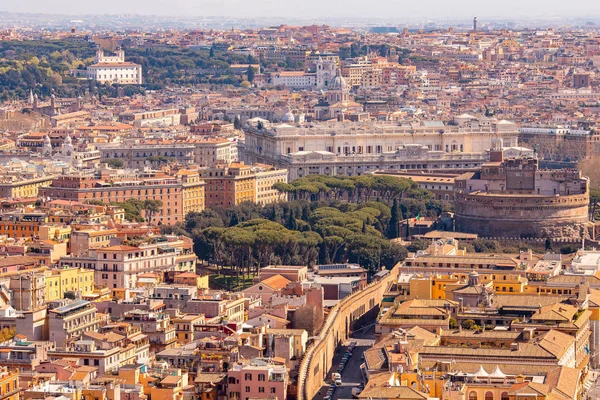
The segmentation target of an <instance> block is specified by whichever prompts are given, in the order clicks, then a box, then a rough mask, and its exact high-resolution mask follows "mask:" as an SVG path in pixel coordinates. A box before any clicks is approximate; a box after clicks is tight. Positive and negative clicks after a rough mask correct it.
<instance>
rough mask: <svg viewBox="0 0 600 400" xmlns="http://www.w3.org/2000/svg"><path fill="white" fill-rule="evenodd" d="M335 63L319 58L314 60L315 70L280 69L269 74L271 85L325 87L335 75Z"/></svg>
mask: <svg viewBox="0 0 600 400" xmlns="http://www.w3.org/2000/svg"><path fill="white" fill-rule="evenodd" d="M336 66H337V63H336V62H335V61H332V60H325V61H324V60H323V59H320V58H319V60H318V61H316V62H315V72H304V71H282V72H275V73H273V74H271V76H270V79H269V84H270V85H271V86H285V87H287V88H292V89H326V88H327V87H328V86H329V83H330V82H331V80H332V79H333V78H334V77H335V74H336Z"/></svg>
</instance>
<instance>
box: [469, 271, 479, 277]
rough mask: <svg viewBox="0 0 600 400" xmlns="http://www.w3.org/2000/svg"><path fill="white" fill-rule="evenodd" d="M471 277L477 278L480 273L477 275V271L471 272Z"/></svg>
mask: <svg viewBox="0 0 600 400" xmlns="http://www.w3.org/2000/svg"><path fill="white" fill-rule="evenodd" d="M469 276H472V277H477V276H479V273H477V271H471V272H469Z"/></svg>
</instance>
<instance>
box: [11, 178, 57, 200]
mask: <svg viewBox="0 0 600 400" xmlns="http://www.w3.org/2000/svg"><path fill="white" fill-rule="evenodd" d="M10 178H12V179H10ZM53 178H54V177H53V176H52V175H47V176H42V177H38V178H31V179H23V180H18V179H16V178H15V177H8V179H6V178H5V179H3V180H2V181H0V198H6V199H23V198H31V197H37V196H38V188H39V187H42V186H50V183H52V179H53Z"/></svg>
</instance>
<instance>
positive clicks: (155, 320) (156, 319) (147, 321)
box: [123, 310, 177, 352]
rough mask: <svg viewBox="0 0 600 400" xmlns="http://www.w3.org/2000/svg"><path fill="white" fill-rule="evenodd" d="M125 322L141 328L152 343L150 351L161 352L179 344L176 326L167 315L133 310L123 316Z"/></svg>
mask: <svg viewBox="0 0 600 400" xmlns="http://www.w3.org/2000/svg"><path fill="white" fill-rule="evenodd" d="M123 322H125V323H128V324H131V325H132V326H136V327H139V328H140V329H141V330H142V332H143V333H144V335H146V336H147V337H148V340H149V342H150V350H151V351H154V352H160V351H163V350H165V349H169V348H171V347H173V346H175V344H176V343H177V336H176V331H175V326H174V325H173V322H172V321H171V318H170V317H169V314H166V313H157V312H151V311H145V310H132V311H128V312H125V313H124V314H123Z"/></svg>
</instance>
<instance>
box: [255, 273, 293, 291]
mask: <svg viewBox="0 0 600 400" xmlns="http://www.w3.org/2000/svg"><path fill="white" fill-rule="evenodd" d="M290 282H291V281H290V280H289V279H288V278H286V277H285V276H283V275H280V274H277V275H273V276H270V277H268V278H267V279H265V280H263V281H261V283H263V284H265V285H267V286H268V287H270V288H272V289H274V290H280V289H283V288H285V287H286V286H287V285H288V283H290Z"/></svg>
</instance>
